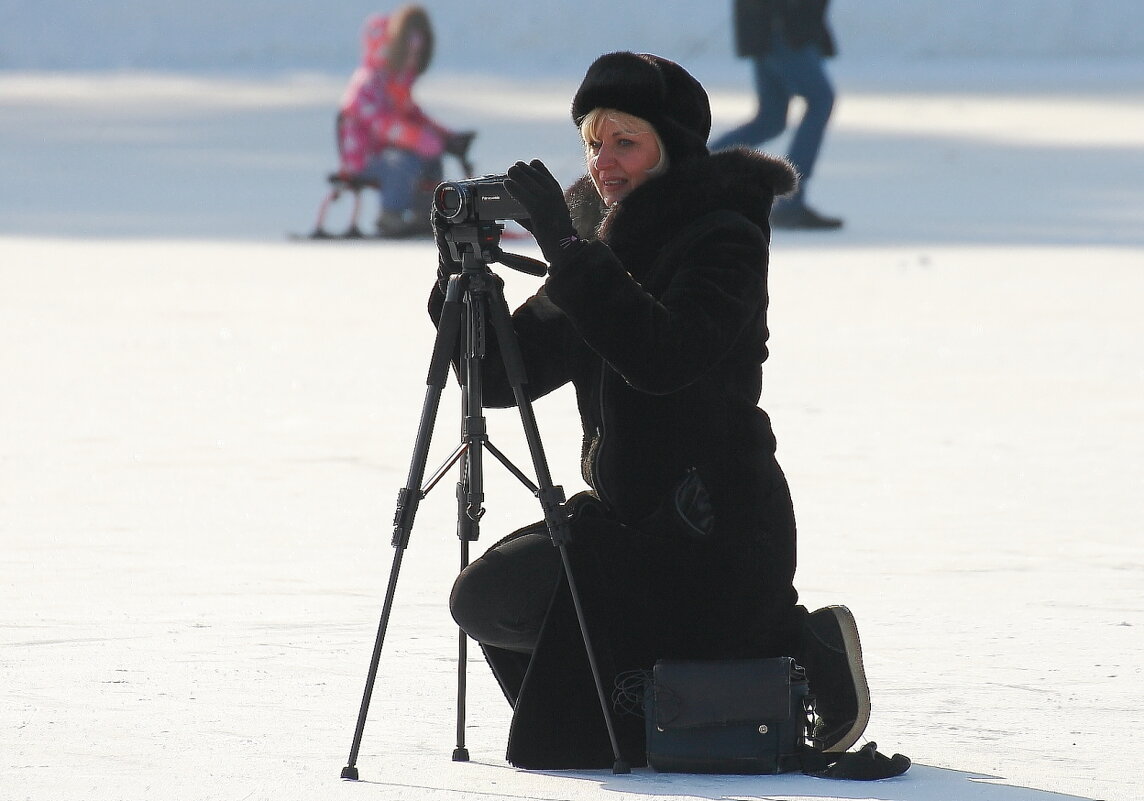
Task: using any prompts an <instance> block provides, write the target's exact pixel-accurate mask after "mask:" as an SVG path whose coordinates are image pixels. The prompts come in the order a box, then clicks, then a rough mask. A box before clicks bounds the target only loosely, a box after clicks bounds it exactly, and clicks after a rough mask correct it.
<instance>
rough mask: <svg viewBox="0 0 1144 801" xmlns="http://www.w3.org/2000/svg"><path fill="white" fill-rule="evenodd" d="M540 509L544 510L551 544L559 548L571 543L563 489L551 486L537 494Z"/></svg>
mask: <svg viewBox="0 0 1144 801" xmlns="http://www.w3.org/2000/svg"><path fill="white" fill-rule="evenodd" d="M537 497H538V498H540V507H541V508H542V509H543V510H544V522H545V524H547V526H548V534H549V536H551V537H552V544H553V545H555V546H556V547H557V548H559V547H560V546H561V545H567V544H568V543H569V542H571V541H572V529H571V527H570V526H569V525H568V509H567V507H565V506H564V501H565V498H564V488H563V487H560V486H551V487H548V488H547V489H541V490H540V491H539V492H538V493H537Z"/></svg>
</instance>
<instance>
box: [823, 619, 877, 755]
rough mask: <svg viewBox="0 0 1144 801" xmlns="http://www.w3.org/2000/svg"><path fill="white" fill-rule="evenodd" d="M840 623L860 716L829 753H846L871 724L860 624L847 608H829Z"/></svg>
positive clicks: (827, 749) (868, 686) (868, 688)
mask: <svg viewBox="0 0 1144 801" xmlns="http://www.w3.org/2000/svg"><path fill="white" fill-rule="evenodd" d="M826 608H827V609H830V610H831V611H832V612H833V613H834V619H835V620H836V621H838V628H839V631H840V633H841V634H842V641H843V643H844V644H845V645H846V664H847V666H848V667H849V668H850V676H851V678H853V680H854V696H855V698H856V699H857V701H858V716H857V717H856V718H855V719H854V722H853V723H852V724H851V725H850V728H849V729H848V730H847V731H846V732H845V734H843V735H842V736H841V737H840V738H838V740H836V741H835V742H834V743H832V744H831V745H830V746H828V747H827V748H825V749H823V750H825V751H829V752H840V751H846V750H848V749H849V748H850V746H852V745H854V743H856V742H858V738H859V737H861V736H862V732H864V731H865V730H866V725H867V724H868V723H869V722H870V685H869V684H868V683H867V681H866V669H865V666H864V665H863V664H862V642H861V640H859V639H858V624H857V623H856V622H855V621H854V615H853V613H852V612H851V611H850V610H849V609H848V608H846V607H845V606H841V605H839V606H828V607H826Z"/></svg>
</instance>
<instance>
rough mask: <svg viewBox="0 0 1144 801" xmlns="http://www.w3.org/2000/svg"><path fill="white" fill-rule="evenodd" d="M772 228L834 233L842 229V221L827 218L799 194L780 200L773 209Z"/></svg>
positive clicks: (835, 218)
mask: <svg viewBox="0 0 1144 801" xmlns="http://www.w3.org/2000/svg"><path fill="white" fill-rule="evenodd" d="M771 227H772V228H793V229H803V230H808V231H810V230H817V231H833V230H835V229H837V228H841V227H842V220H840V219H839V218H837V217H827V216H826V215H823V214H819V213H818V212H817V211H815V210H814V209H812V208H811V207H810V206H808V205H806V202H805V201H804V200H803V199H802V196H801V195H799V194H795V195H792V196H791V197H784V198H780V199H779V200H777V201H775V205H774V207H773V208H772V209H771Z"/></svg>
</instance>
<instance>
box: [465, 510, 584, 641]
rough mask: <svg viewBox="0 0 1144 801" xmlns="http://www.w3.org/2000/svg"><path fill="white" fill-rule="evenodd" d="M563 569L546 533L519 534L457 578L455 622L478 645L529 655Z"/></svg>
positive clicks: (541, 529) (540, 527)
mask: <svg viewBox="0 0 1144 801" xmlns="http://www.w3.org/2000/svg"><path fill="white" fill-rule="evenodd" d="M562 569H563V568H562V565H561V561H560V551H558V550H557V549H556V547H555V546H553V544H552V538H551V537H550V536H549V535H548V529H547V528H545V527H544V526H543V525H538V526H535V527H532V528H529V529H523V530H521V531H518V532H517V533H516V534H514V535H513V536H511V537H509V538H508V539H506V540H505V541H503V542H501V543H499V544H497V545H496V546H495V547H493V548H490V549H489V550H488V551H486V552H485V554H484V555H483V556H481V557H480V558H479V559H477V560H476V561H474V562H473V563H472V564H470V565H469V566H468V567H466V568H465V569H464V570H463V571H461V574H460V575H459V576H457V580H456V581H455V582H454V584H453V592H452V594H451V595H450V596H449V609H450V611H451V612H452V613H453V619H454V620H456V621H457V625H458V626H460V627H461V630H462V631H464V632H465V633H466V634H468V635H469V636H470V637H472V638H473V639H474V640H476V641H477V642H479V643H481V644H482V645H490V646H493V647H496V648H503V649H505V650H507V651H515V652H517V653H524V654H531V653H532V651H533V649H534V648H535V647H536V640H537V638H538V637H539V635H540V627H541V625H542V624H543V623H544V616H545V614H546V613H547V611H548V605H549V603H550V602H551V600H552V593H553V592H554V591H555V589H556V586H557V584H558V582H559V579H560V571H561V570H562Z"/></svg>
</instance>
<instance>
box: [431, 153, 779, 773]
mask: <svg viewBox="0 0 1144 801" xmlns="http://www.w3.org/2000/svg"><path fill="white" fill-rule="evenodd" d="M794 182H795V177H794V173H793V171H792V169H791V168H790V166H789V165H788V164H787V163H786V162H785V161H781V160H778V159H774V158H772V157H769V156H765V155H762V154H760V153H757V152H755V151H749V150H746V149H735V150H728V151H723V152H720V153H716V154H713V155H711V156H707V157H704V158H701V159H697V160H694V161H691V162H685V163H683V164H680V165H676V166H675V167H673V168H672V169H671V170H669V171H668V172H667V173H666V174H664V175H662V176H658V177H656V178H652V179H649V180H648V181H647V182H645V183H644V184H643V185H641V186H640V187H638V188H636V189H635V190H634V191H632V192H631V194H630V195H628V197H627V198H625V199H624V200H623V201H622V202H620V203H618V204H617V205H616V206H614V207H613V208H612V209H610V210H608V212H607V213H605V212H604V209H603V207H602V205H601V204H600V201H599V198H598V196H597V195H596V192H595V189H594V188H593V187H592V184H591V182H590V180H589V179H588V178H587V177H585V178H583V179H581V180H580V181H579V182H578V183H577V184H576V185H574V186H573V187H572V189H570V190H569V194H568V199H569V206H570V208H571V209H572V211H573V218H574V221H575V224H576V227H577V230H578V231H579V233H580V234H581V236H582V237H584V238H591V237H593V236H594V237H595V238H596V241H593V242H591V243H590V244H588V245H586V246H585V247H583V248H582V249H581V250H580V251H579V252H578V253H577V254H576V255H575V257H574V258H573V259H572V260H571V261H570V263H567V264H564V265H562V266H561V267H560V269H559V271H558V272H556V273H555V274H553V275H551V276H550V277H549V278H548V280H547V282H546V283H545V285H544V286H543V288H542V289H541V290H540V292H538V293H537V294H536V295H534V296H533V297H532V298H530V299H529V300H527V301H526V302H525V303H524V304H523V305H521V306H520V308H518V309H517V310H516V311H515V312H514V314H513V325H514V327H515V330H516V333H517V336H518V339H519V341H520V346H521V351H522V355H523V356H524V361H525V366H526V370H527V374H528V379H529V383H528V393H529V395H530V396H531V397H533V398H539V397H541V396H543V395H545V394H547V393H548V392H550V391H552V390H554V389H556V388H557V387H560V386H562V385H564V384H566V383H569V382H571V383H572V384H573V386H574V387H575V391H576V396H577V401H578V405H579V409H580V416H581V421H582V424H583V431H584V448H583V457H584V460H583V472H584V476H585V478H586V480H587V481H588V483H589V484H590V485H591V486H592V488H593V490H594V494H595V496H597V497H598V499H599V501H598V502H597V501H596V500H595V499H594V498H587V497H585V496H580V497H577V498H575V499H573V500H572V501H571V502H570V504H569V506H570V508H571V509H572V510H573V511H574V514H575V519H574V521H573V526H572V531H573V535H572V542H571V544H570V545H569V554H570V557H571V561H572V564H573V568H574V577H575V579H576V581H577V584H578V585H579V590H580V594H581V598H582V601H583V604H584V607H585V612H586V614H587V616H588V619H589V631H590V633H591V637H592V641H593V646H594V648H595V650H596V652H597V653H596V655H597V658H598V660H599V663H600V665H601V672H602V674H603V676H604V682H605V684H606V692H608V693H609V694H611V692H612V687H613V683H614V681H615V677H616V676H617V675H620V674H624V673H625V672H627V671H631V670H639V669H647V668H650V667H651V665H652V664H654V662H655V660H656V659H659V658H668V657H675V658H684V657H691V658H723V657H744V656H778V655H783V654H788V653H791V652H792V651H791V645H790V643H791V636H792V631H793V629H794V626H795V623H794V617H793V616H794V614H795V612H794V609H795V603H796V600H797V596H796V594H795V591H794V588H793V576H794V569H795V527H794V518H793V512H792V510H791V502H790V495H789V492H788V490H787V485H786V480H785V478H784V477H783V474H782V471H781V470H780V469H779V467H778V464H777V463H776V462H775V458H774V453H775V439H774V435H773V434H772V431H771V426H770V420H769V418H768V417H767V415H766V413H765V412H763V411H762V410H761V409H760V408H759V407H758V405H757V404H758V402H759V398H760V389H761V373H762V371H761V364H762V362H763V361H764V360H765V359H766V357H767V345H766V342H767V336H768V332H767V324H766V311H767V301H768V295H767V267H768V241H769V226H768V222H767V220H768V215H769V212H770V207H771V203H772V200H773V198H774V195H775V194H783V193H786V192H788V191H790V190H791V189H792V188H793V186H794ZM597 224H598V227H597ZM441 302H442V297H441V294H440V291H439V289H438V290H435V292H434V297H433V300H432V302H431V307H430V308H431V311H432V312H434V313H436V312H437V311H438V310H439V308H440V304H441ZM494 351H495V348H494ZM497 365H498V359H497V358H491V359H490V360H489V362H488V364H487V366H486V369H485V371H484V375H485V395H484V397H485V401H486V403H487V404H488V405H490V406H496V405H511V404H512V402H513V399H512V396H511V393H510V392H509V388H508V386H507V384H506V383H505V381H504V378H503V375H502V374H501V373H500V372H499V371H498V370H497V369H496V368H497ZM485 652H486V656H487V657H488V659H489V662H490V665H491V666H492V668H493V671H494V673H495V674H496V675H497V677H498V679H499V680H500V683H501V686H502V688H503V689H504V690H505V693H506V695H507V696H508V697H509V700H510V701H512V702H513V703H514V706H515V712H514V717H513V725H512V729H511V732H510V738H509V749H508V759H509V761H510V762H512V763H513V764H515V765H518V766H520V767H527V768H596V767H607V766H609V765H611V762H612V758H611V750H610V743H609V740H608V738H607V736H606V730H605V729H604V727H603V723H602V715H601V712H600V706H599V703H598V700H597V698H596V695H595V689H594V685H593V683H592V679H591V674H590V672H589V671H588V669H587V668H588V665H587V662H586V659H585V656H584V649H583V644H582V640H581V636H580V630H579V628H578V626H577V622H576V618H575V615H574V613H573V608H572V606H571V605H570V603H569V602H568V591H567V589H566V588H563V587H562V588H561V589H560V590H559V591H557V593H556V595H555V596H554V598H553V600H552V605H551V607H550V609H549V614H548V616H547V618H546V621H545V624H544V628H543V630H542V632H541V635H540V642H539V644H538V646H537V649H536V652H535V653H534V655H533V657H532V659H531V661H529V659H528V658H527V657H523V656H521V655H519V654H511V653H508V652H506V651H501V650H499V649H496V648H485ZM616 722H617V729H618V731H619V734H620V741H621V746H622V748H623V750H624V751H625V754H624V755H625V757H626V758H627V759H628V760H629V761H630V762H632V763H633V764H643V761H644V756H643V750H644V747H643V732H642V722H641V721H640V720H639V719H638V717H633V716H625V715H618V716H617V719H616Z"/></svg>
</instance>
